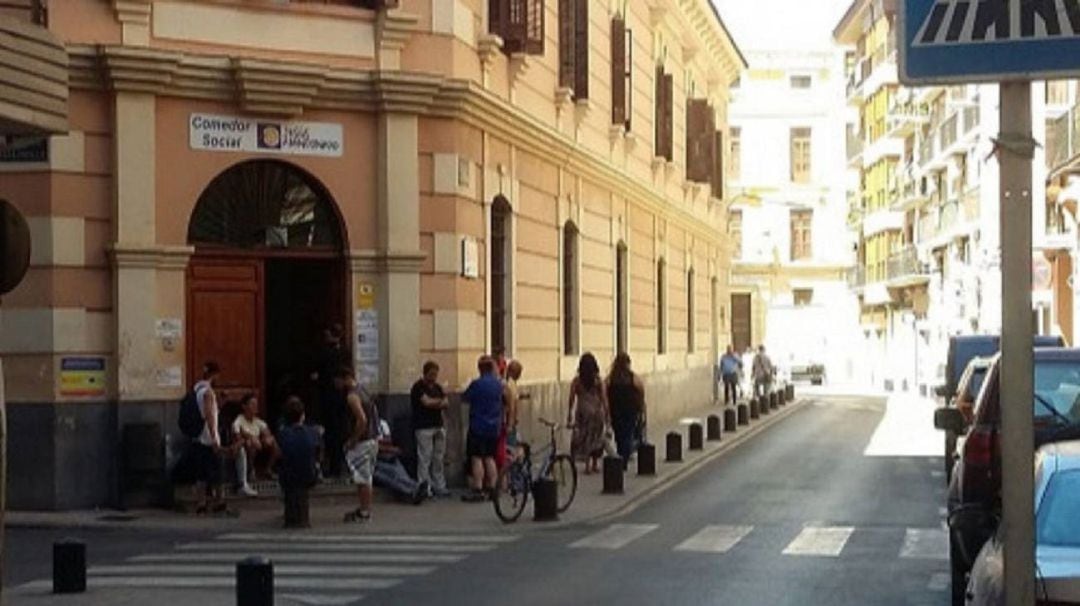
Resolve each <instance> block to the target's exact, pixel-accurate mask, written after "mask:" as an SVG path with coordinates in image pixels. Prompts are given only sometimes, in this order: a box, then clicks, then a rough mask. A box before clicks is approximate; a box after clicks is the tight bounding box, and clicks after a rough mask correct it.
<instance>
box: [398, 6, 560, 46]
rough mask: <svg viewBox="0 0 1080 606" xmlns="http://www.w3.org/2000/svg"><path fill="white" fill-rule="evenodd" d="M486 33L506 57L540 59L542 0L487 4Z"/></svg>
mask: <svg viewBox="0 0 1080 606" xmlns="http://www.w3.org/2000/svg"><path fill="white" fill-rule="evenodd" d="M392 1H397V0H392ZM488 31H490V32H491V33H493V34H496V35H498V36H499V37H500V38H502V39H503V52H504V53H506V54H507V55H512V54H514V53H528V54H530V55H542V54H543V53H544V0H488Z"/></svg>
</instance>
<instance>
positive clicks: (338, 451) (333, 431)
mask: <svg viewBox="0 0 1080 606" xmlns="http://www.w3.org/2000/svg"><path fill="white" fill-rule="evenodd" d="M344 337H345V329H344V328H342V326H341V325H340V324H334V325H333V326H329V327H327V328H326V329H325V330H323V341H322V344H321V346H320V348H319V352H318V358H317V360H316V367H315V372H313V373H312V374H311V378H312V379H313V380H315V381H316V383H317V385H318V390H319V401H318V407H317V409H316V410H317V415H316V419H315V421H316V422H317V423H319V424H321V425H322V426H323V430H324V432H325V433H324V435H323V440H324V441H325V443H326V472H327V474H328V475H329V476H330V477H338V476H339V475H341V463H342V446H343V444H344V440H345V434H346V432H347V427H346V425H347V424H348V422H347V420H346V417H347V415H346V414H345V412H346V411H345V403H344V401H343V400H342V395H341V390H340V389H338V388H337V386H336V385H335V380H334V376H335V374H336V373H337V370H338V369H339V368H341V367H342V366H347V365H348V364H349V352H348V351H347V350H346V349H345V347H344V345H343V344H342V341H343V340H344Z"/></svg>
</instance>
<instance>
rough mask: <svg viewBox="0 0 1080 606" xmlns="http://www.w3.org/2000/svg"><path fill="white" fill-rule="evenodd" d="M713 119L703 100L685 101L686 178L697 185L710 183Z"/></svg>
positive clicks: (709, 108) (710, 107) (711, 112)
mask: <svg viewBox="0 0 1080 606" xmlns="http://www.w3.org/2000/svg"><path fill="white" fill-rule="evenodd" d="M714 130H715V118H714V116H713V110H712V106H711V105H709V102H708V101H706V100H705V99H687V101H686V178H687V180H688V181H694V182H697V183H710V182H711V181H712V177H711V175H712V168H713V145H714V141H713V131H714Z"/></svg>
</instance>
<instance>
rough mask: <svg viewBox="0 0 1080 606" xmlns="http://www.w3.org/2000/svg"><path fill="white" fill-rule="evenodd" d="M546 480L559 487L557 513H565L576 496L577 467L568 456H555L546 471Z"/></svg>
mask: <svg viewBox="0 0 1080 606" xmlns="http://www.w3.org/2000/svg"><path fill="white" fill-rule="evenodd" d="M547 475H548V479H551V480H555V483H556V484H557V485H558V487H559V505H558V511H559V513H565V512H566V510H567V509H570V504H571V503H573V502H574V495H575V494H577V467H576V466H575V465H574V459H572V458H570V455H565V454H561V455H556V456H555V459H554V460H553V461H552V462H551V467H550V468H549V469H548V473H547Z"/></svg>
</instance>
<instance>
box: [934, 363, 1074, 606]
mask: <svg viewBox="0 0 1080 606" xmlns="http://www.w3.org/2000/svg"><path fill="white" fill-rule="evenodd" d="M1034 362H1035V365H1034V367H1035V374H1034V386H1035V394H1034V398H1033V399H1032V403H1031V404H1030V406H1031V407H1032V412H1033V414H1034V424H1035V445H1036V447H1038V446H1041V445H1043V444H1046V443H1049V442H1056V441H1060V440H1068V439H1076V438H1080V403H1078V401H1080V349H1063V348H1049V349H1047V348H1037V349H1036V350H1035V360H1034ZM1000 377H1001V356H1000V355H998V356H995V357H994V361H993V363H992V364H991V365H990V370H989V371H988V373H987V375H986V380H985V381H984V382H983V387H982V389H981V390H980V391H979V396H978V399H977V401H976V404H975V418H974V421H973V422H972V424H971V428H970V429H969V430H968V432H967V436H966V438H965V439H964V440H963V444H962V445H961V446H960V447H959V450H960V452H959V458H958V459H957V461H956V465H955V467H954V470H953V477H952V481H951V482H950V483H949V493H948V512H949V556H950V560H951V564H952V581H953V604H956V605H960V604H963V603H964V587H965V586H966V585H967V574H968V572H969V571H970V570H971V565H972V563H973V562H974V560H975V557H976V556H977V555H978V553H979V550H980V549H981V548H982V546H983V544H984V543H986V541H987V540H988V539H989V538H990V536H991V535H992V534H993V533H994V530H995V527H996V520H997V517H998V513H999V511H1000V500H1001V499H1000V495H1001V400H1000V387H1001V380H1000ZM935 424H936V425H938V427H950V428H952V429H953V430H954V431H956V432H957V433H960V432H962V431H963V429H964V418H963V415H962V414H961V413H960V411H959V410H957V409H955V408H946V409H938V411H937V413H936V414H935Z"/></svg>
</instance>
